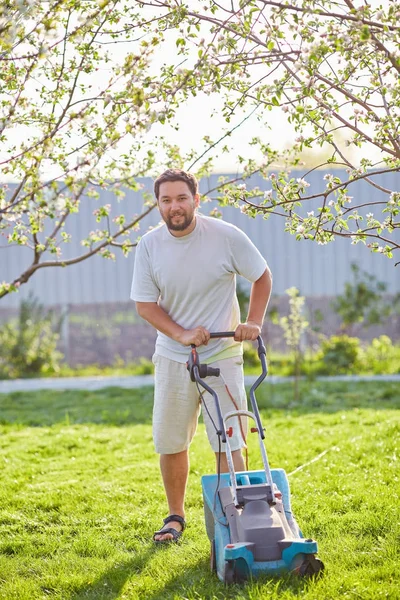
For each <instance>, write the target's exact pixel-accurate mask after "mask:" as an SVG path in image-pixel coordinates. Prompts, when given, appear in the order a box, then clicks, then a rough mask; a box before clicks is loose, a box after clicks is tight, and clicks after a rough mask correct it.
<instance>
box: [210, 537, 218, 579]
mask: <svg viewBox="0 0 400 600" xmlns="http://www.w3.org/2000/svg"><path fill="white" fill-rule="evenodd" d="M210 568H211V571H212V572H213V573H215V572H216V571H217V555H216V553H215V540H211V543H210Z"/></svg>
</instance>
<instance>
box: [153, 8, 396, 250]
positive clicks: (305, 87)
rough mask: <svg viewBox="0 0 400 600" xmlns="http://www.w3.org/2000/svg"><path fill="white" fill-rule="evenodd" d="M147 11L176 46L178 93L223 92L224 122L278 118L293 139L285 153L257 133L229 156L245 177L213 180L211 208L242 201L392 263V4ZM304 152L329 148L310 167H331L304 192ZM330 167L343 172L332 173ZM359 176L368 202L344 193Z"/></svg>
mask: <svg viewBox="0 0 400 600" xmlns="http://www.w3.org/2000/svg"><path fill="white" fill-rule="evenodd" d="M146 6H150V7H152V8H153V9H154V11H155V14H157V16H158V15H161V16H160V18H159V19H158V20H157V21H156V24H155V28H159V27H160V26H161V27H163V28H164V29H166V30H168V33H169V34H170V36H171V37H172V39H174V40H175V43H176V47H177V54H178V58H177V61H179V62H180V63H181V64H182V65H183V68H181V77H182V81H185V82H186V83H187V87H186V90H185V91H186V94H187V96H191V95H197V94H199V93H201V92H202V93H203V94H205V95H216V96H217V95H218V96H222V97H223V99H224V101H223V105H222V113H223V115H224V117H225V119H226V122H227V123H230V122H231V120H234V119H235V117H236V116H237V115H238V113H239V112H240V111H241V110H245V109H247V110H250V109H251V110H252V111H253V112H254V113H255V114H257V117H258V119H259V121H260V122H261V123H262V124H264V125H266V126H270V124H271V123H273V121H274V115H275V114H276V113H279V115H282V113H283V115H284V116H285V117H286V118H287V121H288V124H289V125H290V128H291V130H292V132H293V134H294V135H296V136H297V137H296V139H295V141H294V143H293V144H291V147H290V148H289V149H287V150H282V149H281V148H280V147H279V146H278V144H276V142H275V140H274V143H273V144H272V143H270V142H269V141H268V140H266V136H265V135H260V136H259V137H257V138H255V139H254V140H253V141H252V143H251V146H252V148H250V151H251V153H252V156H251V157H250V156H249V154H250V152H249V153H247V152H245V151H243V153H242V155H241V156H239V157H238V164H239V166H240V169H241V170H242V172H243V177H242V178H241V177H239V178H238V177H234V178H229V177H226V178H222V179H221V182H220V184H221V187H222V191H221V193H220V199H221V202H222V203H224V204H230V205H234V206H239V205H240V203H241V202H244V204H243V205H242V208H241V209H242V211H243V212H245V213H246V214H248V215H249V216H250V217H255V216H257V215H260V216H261V217H263V218H268V216H269V215H270V214H271V213H275V214H278V215H281V216H282V217H283V218H284V219H285V229H286V231H288V232H289V233H291V234H293V235H295V236H296V238H297V239H299V240H302V239H306V240H314V241H316V242H317V243H319V244H326V243H328V242H330V241H332V240H334V238H335V236H340V237H345V238H348V239H349V241H350V242H351V243H353V244H357V243H363V244H366V245H367V246H368V247H369V248H371V250H372V251H374V252H380V253H382V254H384V255H385V256H388V257H392V255H393V250H398V249H399V248H400V245H399V241H398V238H397V237H396V235H395V230H396V229H398V228H399V226H400V223H399V220H398V216H399V211H400V193H399V191H398V189H389V188H388V187H387V185H385V180H384V178H383V177H382V175H384V174H386V173H389V172H397V171H398V170H399V167H400V144H399V137H398V121H399V114H400V111H399V108H400V78H399V74H400V60H399V55H398V44H399V39H400V38H399V34H400V26H399V17H400V5H399V3H398V2H397V1H396V2H388V3H385V4H384V5H379V4H376V3H373V4H372V3H364V4H362V5H355V4H354V3H353V2H352V1H351V0H345V1H342V0H339V1H335V2H333V1H326V2H324V3H323V6H321V3H320V2H318V1H317V0H308V1H307V2H304V3H294V2H290V1H289V2H287V1H286V0H285V1H279V0H278V1H273V2H270V1H268V0H247V1H246V2H242V1H240V0H237V1H235V0H233V1H230V2H222V3H220V2H215V1H214V0H206V1H205V2H201V3H198V4H195V3H194V4H189V5H188V6H185V5H184V4H182V3H180V2H179V3H175V2H172V1H171V0H152V1H149V2H147V3H146ZM216 110H221V109H220V108H219V107H218V109H216ZM338 132H339V133H341V134H342V135H341V136H339V138H340V137H342V138H343V137H344V138H345V143H344V144H339V143H338V141H337V140H338V135H337V134H338ZM215 144H217V142H215ZM310 148H313V149H318V150H319V149H320V150H321V153H322V155H326V153H327V152H328V153H329V154H328V155H329V158H328V160H326V161H325V160H323V161H322V163H321V164H320V165H319V166H327V167H328V168H329V170H330V172H329V173H327V174H326V175H325V183H324V185H322V186H321V187H320V189H318V190H316V191H314V190H313V191H312V193H311V192H309V191H308V187H309V185H310V184H309V181H308V179H307V178H308V175H309V169H308V168H306V169H305V172H304V173H303V176H300V177H293V175H292V174H291V168H292V167H293V166H295V167H299V166H300V167H301V166H302V159H301V155H302V152H303V150H307V149H310ZM354 150H355V151H356V152H354ZM222 151H223V152H229V151H230V149H229V147H228V146H227V145H226V146H224V148H223V149H222ZM255 155H256V156H258V157H260V158H259V160H257V158H254V156H255ZM335 167H341V168H345V169H346V176H345V177H344V178H340V177H338V176H337V175H335V170H334V169H335ZM255 173H259V174H261V175H262V177H263V178H264V179H265V180H266V181H268V182H269V186H270V189H268V190H267V191H266V192H262V191H261V190H260V189H259V188H258V187H254V186H253V185H252V184H251V181H249V178H250V177H251V176H252V175H253V174H255ZM360 180H363V181H365V182H367V183H368V184H369V185H372V186H373V188H374V193H375V197H374V199H373V201H372V202H371V204H368V203H365V201H364V198H362V197H358V198H355V199H353V197H352V196H351V193H352V192H351V188H352V187H353V184H354V182H356V181H360ZM242 181H244V183H242ZM247 183H248V185H249V187H248V188H247V187H246V184H247ZM315 199H319V206H318V208H317V209H315V208H314V204H313V202H314V200H315ZM353 200H355V201H354V202H352V201H353ZM310 205H311V209H312V210H310V209H309V210H308V211H307V210H306V209H307V206H310ZM365 207H366V208H365Z"/></svg>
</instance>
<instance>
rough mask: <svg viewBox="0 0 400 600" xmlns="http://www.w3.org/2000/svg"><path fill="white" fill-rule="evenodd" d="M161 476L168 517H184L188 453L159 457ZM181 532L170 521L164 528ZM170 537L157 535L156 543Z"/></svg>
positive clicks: (173, 522) (176, 524)
mask: <svg viewBox="0 0 400 600" xmlns="http://www.w3.org/2000/svg"><path fill="white" fill-rule="evenodd" d="M160 468H161V475H162V478H163V482H164V488H165V494H166V496H167V502H168V509H169V513H168V514H169V515H179V516H181V517H185V493H186V484H187V479H188V473H189V453H188V451H187V450H184V451H183V452H178V453H177V454H161V455H160ZM165 527H166V528H168V527H172V528H173V529H176V530H177V531H181V529H182V525H181V524H180V523H177V522H176V521H171V522H170V523H168V524H167V525H166V526H165ZM172 537H173V536H172V535H171V534H170V533H166V534H165V535H157V536H156V537H155V539H156V541H161V542H162V541H164V540H171V539H172Z"/></svg>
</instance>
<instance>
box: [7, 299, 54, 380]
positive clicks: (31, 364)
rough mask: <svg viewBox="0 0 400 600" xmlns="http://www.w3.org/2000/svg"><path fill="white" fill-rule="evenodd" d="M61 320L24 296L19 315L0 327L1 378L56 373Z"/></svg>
mask: <svg viewBox="0 0 400 600" xmlns="http://www.w3.org/2000/svg"><path fill="white" fill-rule="evenodd" d="M61 321H62V319H60V318H58V319H56V318H55V316H54V315H53V313H52V312H51V311H48V310H45V309H44V308H43V306H42V305H40V304H39V302H38V301H37V300H35V299H34V298H32V297H30V298H29V299H28V300H23V301H22V302H21V304H20V309H19V315H18V318H17V319H15V320H12V321H9V322H8V323H5V324H4V325H2V326H1V327H0V378H7V379H9V378H10V379H14V378H17V377H35V376H38V375H52V374H55V373H57V372H58V370H59V368H60V361H61V359H62V354H61V352H59V351H58V350H57V343H58V340H59V338H60V334H59V332H60V328H61Z"/></svg>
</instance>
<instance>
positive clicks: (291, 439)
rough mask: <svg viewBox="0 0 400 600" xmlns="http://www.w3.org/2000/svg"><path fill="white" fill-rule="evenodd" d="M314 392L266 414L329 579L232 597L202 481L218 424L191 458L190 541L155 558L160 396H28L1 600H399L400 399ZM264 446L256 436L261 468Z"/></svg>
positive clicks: (276, 400) (13, 450) (249, 589)
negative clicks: (222, 577)
mask: <svg viewBox="0 0 400 600" xmlns="http://www.w3.org/2000/svg"><path fill="white" fill-rule="evenodd" d="M301 389H302V398H301V400H300V401H299V402H294V401H293V399H292V398H293V394H292V388H291V386H290V385H289V384H285V385H279V386H270V385H268V384H264V385H263V387H262V389H261V390H260V393H259V404H260V406H261V407H262V415H263V418H264V424H265V426H266V429H267V449H268V453H269V459H270V463H271V466H272V467H283V468H285V469H286V471H287V473H289V474H290V476H289V480H290V483H291V488H292V504H293V509H294V512H295V515H296V517H297V520H298V521H299V524H300V526H301V528H302V530H303V532H304V534H305V535H306V536H307V537H314V538H315V539H316V540H317V541H318V544H319V556H320V558H321V559H322V560H323V561H324V563H325V566H326V571H325V575H324V576H323V577H322V578H320V579H318V580H316V581H312V580H311V581H310V580H301V579H298V578H296V577H294V576H285V577H282V578H279V579H278V578H275V579H274V578H268V577H264V578H263V579H260V580H259V581H257V582H249V583H247V584H245V585H241V586H239V585H234V586H232V587H230V588H225V586H224V585H223V584H222V583H221V582H219V580H218V579H217V578H216V576H215V575H212V574H211V572H210V571H209V566H208V559H209V542H208V539H207V537H206V534H205V528H204V522H203V508H202V499H201V484H200V477H201V475H202V474H203V473H211V472H213V467H214V461H213V455H212V453H211V451H210V450H209V449H208V446H207V442H206V438H205V433H204V428H203V425H200V426H199V429H198V432H197V434H196V437H195V440H194V442H193V444H192V448H191V470H190V480H189V490H188V497H187V521H188V528H187V530H186V532H185V536H184V540H183V542H182V544H180V545H170V546H167V547H161V548H160V547H155V546H154V545H153V543H152V542H151V536H152V532H153V531H154V530H156V529H158V528H159V527H160V526H161V524H162V518H163V517H164V516H165V515H166V508H165V501H164V498H163V491H162V484H161V481H160V476H159V472H158V460H157V457H156V456H155V454H154V452H153V446H152V441H151V423H150V421H151V404H152V390H151V389H150V388H146V389H142V390H125V389H117V388H110V389H107V390H102V391H97V392H86V391H82V392H76V391H66V392H35V393H30V394H26V393H13V394H8V395H6V394H4V395H0V432H1V435H0V461H1V469H0V598H1V599H2V600H3V599H4V600H8V599H15V600H25V599H26V600H34V599H38V598H43V599H44V598H46V599H47V598H54V599H55V598H57V599H62V600H78V599H79V600H80V599H82V600H83V599H91V600H100V599H110V600H111V599H114V598H125V599H135V600H136V599H145V600H156V599H160V600H161V599H188V600H189V599H190V600H199V599H221V600H222V599H225V598H235V599H238V600H239V599H240V600H242V599H243V600H244V599H246V600H255V599H258V598H268V599H275V598H279V599H281V598H282V599H293V598H302V599H303V598H304V599H315V600H317V599H318V600H321V599H325V598H326V599H328V598H329V599H332V600H337V599H341V598H346V599H347V598H354V599H362V600H366V599H379V598H391V599H398V598H400V579H399V575H398V569H399V537H400V536H399V533H400V528H399V517H400V514H399V513H400V508H399V507H400V500H399V491H400V483H399V477H400V468H399V448H398V440H399V429H400V419H399V412H398V408H399V406H400V390H399V386H398V385H397V384H394V383H357V384H356V383H346V384H344V383H339V382H335V383H326V382H325V383H322V382H316V383H303V384H302V388H301ZM255 443H256V440H255V439H254V436H251V439H250V440H249V446H250V468H254V469H256V468H259V467H260V463H261V460H260V457H259V454H258V452H257V450H256V446H255ZM316 457H318V460H315V461H314V462H312V461H313V459H315V458H316Z"/></svg>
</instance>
